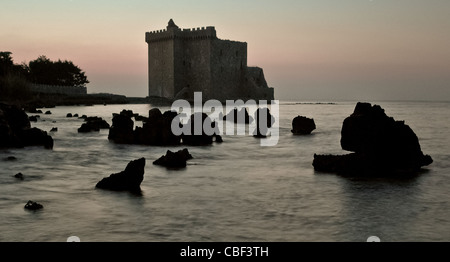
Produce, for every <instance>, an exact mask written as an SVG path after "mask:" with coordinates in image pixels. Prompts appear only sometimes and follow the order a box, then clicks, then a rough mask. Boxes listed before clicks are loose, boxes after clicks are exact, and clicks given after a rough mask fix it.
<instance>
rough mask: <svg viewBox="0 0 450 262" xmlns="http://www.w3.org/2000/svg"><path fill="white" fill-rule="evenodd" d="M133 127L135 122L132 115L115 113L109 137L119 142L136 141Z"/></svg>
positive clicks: (131, 142) (129, 142) (128, 142)
mask: <svg viewBox="0 0 450 262" xmlns="http://www.w3.org/2000/svg"><path fill="white" fill-rule="evenodd" d="M133 127H134V122H133V120H131V117H129V116H125V115H121V114H113V119H112V126H111V128H110V129H109V134H108V139H109V140H111V141H113V142H115V143H118V144H133V143H134V141H135V140H134V132H133Z"/></svg>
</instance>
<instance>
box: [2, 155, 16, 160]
mask: <svg viewBox="0 0 450 262" xmlns="http://www.w3.org/2000/svg"><path fill="white" fill-rule="evenodd" d="M4 160H5V161H16V160H17V157H15V156H9V157H6V158H4Z"/></svg>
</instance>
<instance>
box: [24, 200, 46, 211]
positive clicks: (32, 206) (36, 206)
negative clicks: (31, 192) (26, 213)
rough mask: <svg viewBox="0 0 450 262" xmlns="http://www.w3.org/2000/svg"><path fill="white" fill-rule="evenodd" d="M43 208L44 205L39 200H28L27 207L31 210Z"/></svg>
mask: <svg viewBox="0 0 450 262" xmlns="http://www.w3.org/2000/svg"><path fill="white" fill-rule="evenodd" d="M42 208H44V206H43V205H41V204H39V203H37V202H34V201H31V200H29V201H28V202H27V204H26V205H25V209H29V210H39V209H42Z"/></svg>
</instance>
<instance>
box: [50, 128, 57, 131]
mask: <svg viewBox="0 0 450 262" xmlns="http://www.w3.org/2000/svg"><path fill="white" fill-rule="evenodd" d="M50 132H58V128H57V127H53V128H52V129H51V130H50Z"/></svg>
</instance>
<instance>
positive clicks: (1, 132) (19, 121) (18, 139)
mask: <svg viewBox="0 0 450 262" xmlns="http://www.w3.org/2000/svg"><path fill="white" fill-rule="evenodd" d="M25 146H44V147H45V148H48V149H52V148H53V138H52V137H51V136H49V135H48V134H47V132H45V131H42V130H40V129H38V128H31V124H30V120H29V118H28V116H27V114H26V113H25V111H23V110H22V109H19V108H18V107H16V106H11V105H6V104H0V148H1V147H3V148H8V147H25Z"/></svg>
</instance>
